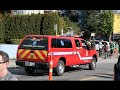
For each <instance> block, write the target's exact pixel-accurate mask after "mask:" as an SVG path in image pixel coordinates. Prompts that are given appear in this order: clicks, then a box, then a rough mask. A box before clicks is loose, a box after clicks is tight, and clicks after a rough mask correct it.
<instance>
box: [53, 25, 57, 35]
mask: <svg viewBox="0 0 120 90" xmlns="http://www.w3.org/2000/svg"><path fill="white" fill-rule="evenodd" d="M54 30H55V31H56V36H57V24H55V25H54Z"/></svg>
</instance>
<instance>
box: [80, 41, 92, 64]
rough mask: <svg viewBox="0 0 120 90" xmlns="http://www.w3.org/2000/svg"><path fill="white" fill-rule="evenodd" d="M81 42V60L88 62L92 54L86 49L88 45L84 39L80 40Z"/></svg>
mask: <svg viewBox="0 0 120 90" xmlns="http://www.w3.org/2000/svg"><path fill="white" fill-rule="evenodd" d="M81 43H82V49H83V55H82V56H81V58H82V60H84V62H89V61H88V60H91V59H92V56H91V55H90V50H88V45H87V42H86V41H85V40H81Z"/></svg>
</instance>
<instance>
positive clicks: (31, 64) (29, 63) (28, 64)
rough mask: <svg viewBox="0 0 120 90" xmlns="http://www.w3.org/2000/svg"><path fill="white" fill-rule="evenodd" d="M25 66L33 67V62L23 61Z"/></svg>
mask: <svg viewBox="0 0 120 90" xmlns="http://www.w3.org/2000/svg"><path fill="white" fill-rule="evenodd" d="M25 66H35V63H34V62H29V61H25Z"/></svg>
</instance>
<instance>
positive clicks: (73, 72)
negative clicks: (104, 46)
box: [9, 58, 117, 81]
mask: <svg viewBox="0 0 120 90" xmlns="http://www.w3.org/2000/svg"><path fill="white" fill-rule="evenodd" d="M116 62H117V58H114V59H101V58H99V60H98V62H97V67H96V69H95V70H88V67H87V66H85V67H83V68H82V69H81V68H70V69H69V70H66V71H65V73H64V74H63V76H55V75H54V74H53V77H52V80H54V81H61V80H62V81H113V67H114V64H115V63H116ZM9 71H10V72H11V73H13V74H14V75H15V76H16V77H17V78H18V79H19V80H20V81H48V80H49V71H48V70H46V71H41V70H36V71H35V73H34V74H33V75H28V74H27V73H26V72H25V71H24V69H23V68H22V67H18V66H16V65H15V60H11V61H10V65H9Z"/></svg>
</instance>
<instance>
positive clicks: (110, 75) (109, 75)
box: [87, 73, 113, 79]
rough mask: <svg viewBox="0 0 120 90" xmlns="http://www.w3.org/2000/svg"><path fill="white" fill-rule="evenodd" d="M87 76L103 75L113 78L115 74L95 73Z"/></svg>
mask: <svg viewBox="0 0 120 90" xmlns="http://www.w3.org/2000/svg"><path fill="white" fill-rule="evenodd" d="M87 76H95V77H102V78H110V79H111V78H113V74H108V73H96V74H94V75H87Z"/></svg>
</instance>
